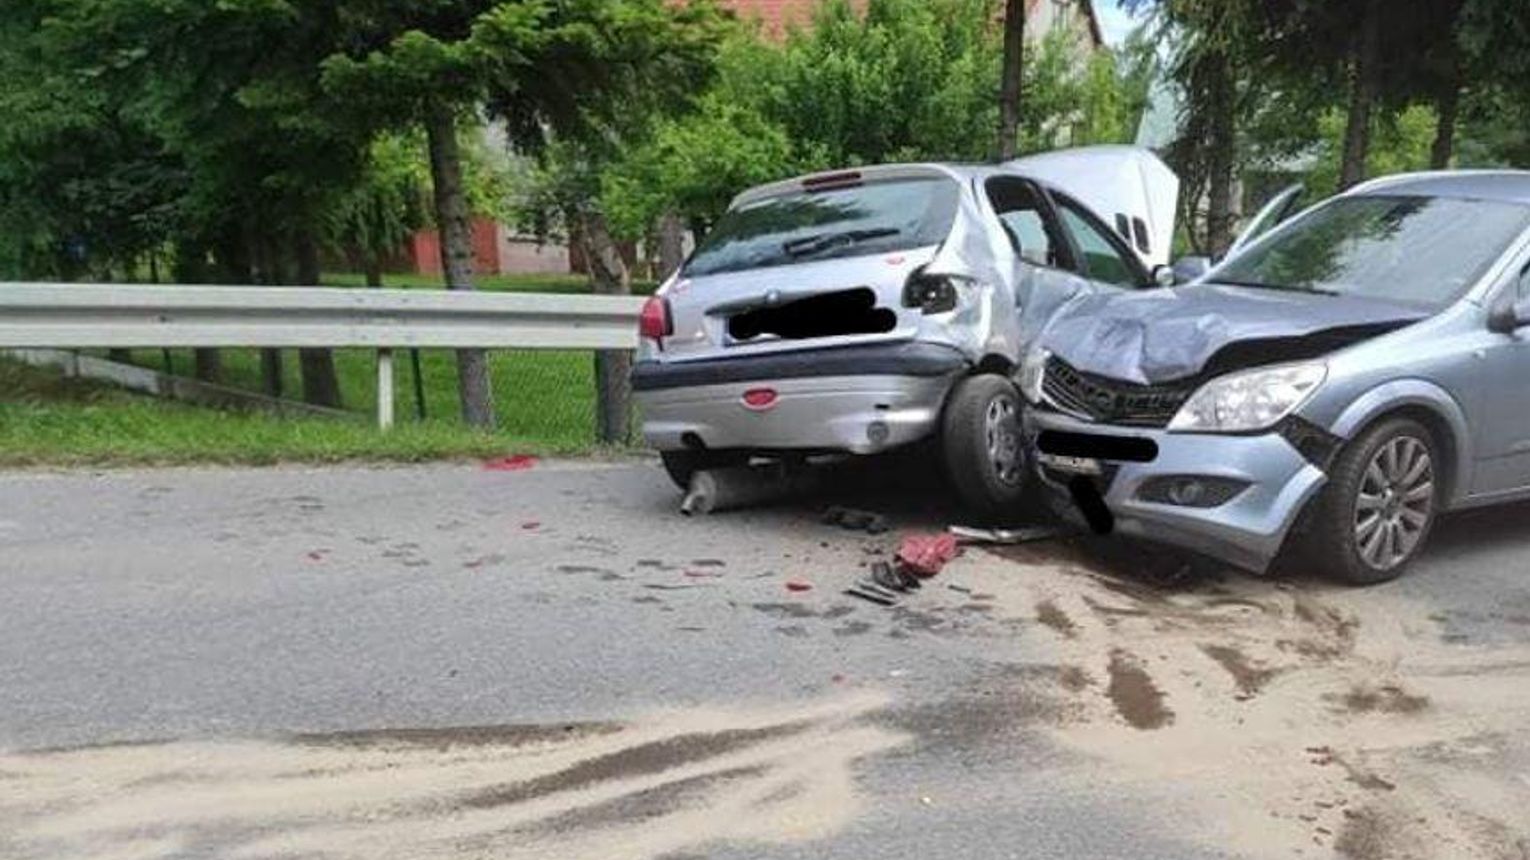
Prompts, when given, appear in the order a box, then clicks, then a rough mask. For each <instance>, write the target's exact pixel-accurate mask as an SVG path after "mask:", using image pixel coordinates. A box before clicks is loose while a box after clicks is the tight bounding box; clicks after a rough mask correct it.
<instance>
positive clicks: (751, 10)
mask: <svg viewBox="0 0 1530 860" xmlns="http://www.w3.org/2000/svg"><path fill="white" fill-rule="evenodd" d="M821 2H823V0H722V5H723V6H725V7H727V8H729V9H732V10H733V11H734V12H736V13H738V16H739V17H740V18H743V19H744V20H746V21H747V20H755V21H759V22H760V27H761V29H762V30H763V31H764V32H765V33H766V34H768V35H771V36H780V35H781V34H783V33H785V32H786V30H787V29H788V28H791V27H804V26H807V25H808V24H811V23H812V21H813V10H814V9H815V8H816V7H817V6H818V4H819V3H821ZM851 2H853V3H855V4H856V5H858V6H859V5H861V4H863V3H864V2H865V0H851ZM1025 8H1026V12H1025V20H1026V24H1027V25H1028V26H1027V33H1026V34H1027V36H1028V37H1029V38H1032V39H1039V38H1041V37H1042V36H1044V35H1045V34H1046V33H1047V32H1049V31H1050V30H1051V29H1052V28H1054V27H1068V28H1071V29H1074V30H1075V31H1077V32H1078V33H1079V35H1080V36H1082V37H1084V38H1086V39H1087V40H1088V41H1089V43H1090V45H1089V47H1091V48H1099V47H1101V46H1103V45H1104V44H1105V40H1104V39H1103V38H1102V36H1101V34H1100V22H1099V20H1098V19H1097V18H1095V15H1094V4H1093V3H1092V0H1027V2H1026V7H1025Z"/></svg>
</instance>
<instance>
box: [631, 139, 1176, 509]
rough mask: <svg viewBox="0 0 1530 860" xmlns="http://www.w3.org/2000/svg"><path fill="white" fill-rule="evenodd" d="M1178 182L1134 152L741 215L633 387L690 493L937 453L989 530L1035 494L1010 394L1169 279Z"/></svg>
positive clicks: (758, 208) (782, 203) (678, 301)
mask: <svg viewBox="0 0 1530 860" xmlns="http://www.w3.org/2000/svg"><path fill="white" fill-rule="evenodd" d="M1177 194H1178V180H1177V179H1176V178H1175V176H1174V174H1173V173H1172V172H1170V171H1169V169H1168V168H1167V167H1165V166H1164V165H1163V163H1162V162H1161V161H1159V160H1158V158H1157V156H1155V155H1153V154H1152V153H1151V152H1149V151H1147V150H1141V149H1135V148H1132V147H1086V148H1080V149H1074V150H1062V151H1059V152H1054V153H1047V154H1045V155H1041V156H1034V157H1031V158H1027V159H1021V160H1018V161H1013V162H1009V163H1006V164H1002V165H948V164H906V165H882V166H873V167H864V168H857V169H854V170H846V171H838V172H833V173H820V174H815V175H811V176H805V177H801V178H798V179H791V180H786V181H783V182H777V183H773V184H770V185H766V186H762V187H759V188H754V189H751V190H749V191H746V192H744V193H743V194H741V195H740V196H739V197H738V198H737V199H736V200H735V201H734V203H733V205H732V206H731V207H730V209H729V211H728V212H727V213H726V214H725V215H724V216H723V217H722V218H721V219H720V220H719V222H718V223H717V224H716V225H715V226H714V227H713V228H712V230H711V231H710V232H709V233H708V234H707V235H706V237H705V238H704V239H703V240H702V242H701V243H700V245H699V247H698V248H697V249H696V251H695V253H694V254H693V255H692V256H691V257H690V259H689V260H688V261H687V262H686V263H685V265H684V267H683V268H682V269H681V270H680V271H679V272H678V273H677V274H676V275H675V276H674V277H673V278H672V279H670V280H669V281H668V282H667V283H665V284H664V285H663V286H662V287H660V289H659V291H658V292H657V293H656V294H655V296H654V297H653V299H652V300H651V301H649V303H648V305H647V307H646V308H645V309H644V312H643V319H642V341H641V346H640V348H639V352H638V361H637V363H636V365H635V367H634V369H633V373H632V386H633V389H634V391H635V392H636V396H637V399H638V402H639V405H640V406H641V409H642V414H643V434H644V436H645V437H646V439H647V441H648V443H649V444H650V445H652V446H653V447H655V448H657V449H659V451H660V453H661V454H662V455H663V458H664V464H665V466H666V468H667V469H668V471H669V473H670V475H671V476H672V477H673V478H674V480H675V481H676V482H677V483H679V484H681V485H682V486H683V485H685V484H686V483H687V482H688V481H689V479H690V476H691V474H692V473H693V472H694V471H695V470H696V469H698V468H701V467H709V466H716V465H724V464H728V463H736V462H740V461H743V460H746V459H749V458H753V457H759V456H766V457H780V458H806V457H809V456H814V455H818V454H875V453H879V452H882V451H887V450H891V449H893V448H897V447H899V446H903V445H908V444H910V443H913V442H917V441H919V440H923V439H928V438H932V437H936V438H938V439H939V440H940V447H939V450H940V452H941V456H942V457H943V458H944V460H945V465H946V467H947V472H948V474H949V475H950V476H951V478H952V479H953V480H952V483H953V484H954V486H955V488H956V489H957V490H958V492H959V493H960V494H961V496H962V498H963V500H964V501H965V502H966V503H967V504H968V506H969V507H971V508H973V509H974V510H975V512H977V513H979V514H985V515H995V516H997V515H1003V514H1004V513H1005V512H1006V511H1009V510H1011V509H1012V507H1013V505H1014V503H1015V502H1016V501H1017V500H1018V499H1019V497H1020V496H1021V494H1023V493H1024V492H1025V489H1026V484H1027V469H1026V462H1025V457H1024V452H1023V450H1022V445H1021V441H1020V418H1019V413H1020V396H1019V393H1018V392H1017V391H1016V389H1015V386H1014V382H1013V374H1014V371H1015V369H1016V368H1017V367H1018V365H1019V362H1020V359H1021V358H1022V356H1023V355H1024V354H1025V348H1026V346H1027V345H1028V344H1029V342H1030V341H1031V339H1032V338H1034V337H1035V335H1036V333H1037V332H1038V331H1039V330H1040V328H1041V326H1042V324H1043V323H1044V322H1045V321H1046V319H1047V318H1048V317H1049V316H1050V314H1051V313H1052V312H1053V311H1055V310H1056V309H1057V308H1059V307H1061V306H1062V305H1064V304H1065V303H1067V302H1068V301H1070V300H1072V299H1074V298H1076V297H1077V296H1079V295H1082V294H1085V293H1092V292H1095V291H1106V292H1111V293H1118V292H1122V291H1126V290H1132V289H1138V288H1145V287H1149V286H1152V285H1153V283H1154V281H1153V278H1154V272H1153V270H1154V267H1155V266H1158V267H1161V269H1162V270H1161V271H1160V273H1159V277H1164V276H1166V275H1167V267H1163V266H1161V264H1163V263H1166V262H1167V258H1168V249H1169V244H1170V241H1171V237H1172V235H1173V230H1174V223H1173V221H1174V211H1175V204H1176V199H1177Z"/></svg>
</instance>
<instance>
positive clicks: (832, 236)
mask: <svg viewBox="0 0 1530 860" xmlns="http://www.w3.org/2000/svg"><path fill="white" fill-rule="evenodd" d="M902 232H903V231H902V230H899V229H897V228H895V227H878V228H875V229H866V230H844V231H841V232H838V233H815V234H814V235H812V236H803V237H802V238H800V239H792V240H791V241H789V242H782V243H781V250H783V251H785V252H786V253H788V254H790V255H791V256H793V257H805V256H807V255H809V254H817V253H820V252H822V251H827V250H828V249H830V248H834V247H838V246H840V245H854V244H856V243H857V242H868V241H870V240H872V239H885V238H886V237H888V236H896V235H898V234H899V233H902Z"/></svg>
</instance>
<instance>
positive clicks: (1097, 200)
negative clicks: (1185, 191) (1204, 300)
mask: <svg viewBox="0 0 1530 860" xmlns="http://www.w3.org/2000/svg"><path fill="white" fill-rule="evenodd" d="M1004 166H1005V168H1007V169H1010V170H1013V171H1015V172H1016V173H1020V174H1023V175H1025V176H1029V177H1031V178H1033V179H1037V180H1040V181H1041V182H1043V183H1045V184H1048V185H1052V186H1054V187H1056V188H1058V189H1060V190H1062V191H1064V192H1066V193H1067V194H1069V195H1070V196H1072V197H1075V198H1077V199H1078V200H1079V201H1080V202H1082V203H1083V204H1084V205H1085V206H1088V207H1089V208H1090V209H1091V210H1093V211H1094V213H1095V214H1096V215H1098V216H1099V217H1100V219H1101V220H1103V221H1104V222H1105V223H1106V224H1108V225H1110V226H1112V227H1114V228H1115V229H1116V232H1118V233H1120V234H1121V236H1122V238H1124V239H1125V240H1126V243H1127V244H1128V245H1130V246H1131V247H1132V250H1133V251H1135V252H1136V253H1137V256H1138V257H1140V258H1141V259H1142V262H1143V264H1144V265H1145V266H1146V267H1147V268H1148V270H1149V271H1151V270H1152V269H1153V268H1154V267H1155V266H1163V265H1168V262H1169V252H1170V250H1171V247H1172V245H1173V244H1174V216H1175V213H1176V211H1177V206H1178V204H1179V177H1178V176H1176V175H1174V171H1172V170H1170V169H1169V166H1168V165H1166V164H1164V163H1163V161H1162V160H1161V159H1160V158H1159V157H1158V156H1157V155H1155V154H1154V153H1153V151H1152V150H1150V149H1145V148H1143V147H1137V146H1081V147H1077V148H1074V149H1060V150H1057V151H1056V152H1044V153H1041V154H1039V155H1030V156H1026V157H1025V158H1017V159H1015V160H1014V161H1010V162H1007V163H1006V164H1005V165H1004Z"/></svg>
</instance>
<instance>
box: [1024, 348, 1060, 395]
mask: <svg viewBox="0 0 1530 860" xmlns="http://www.w3.org/2000/svg"><path fill="white" fill-rule="evenodd" d="M1051 358H1052V353H1051V351H1050V350H1047V349H1043V348H1041V347H1039V346H1034V347H1031V350H1030V352H1027V353H1026V354H1025V360H1024V361H1022V362H1021V363H1020V395H1021V396H1022V397H1024V398H1025V399H1026V400H1028V401H1030V402H1031V403H1040V402H1041V397H1042V394H1041V386H1042V383H1044V382H1045V381H1046V378H1047V362H1048V361H1050V360H1051Z"/></svg>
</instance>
